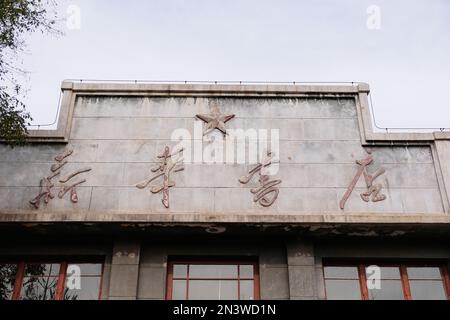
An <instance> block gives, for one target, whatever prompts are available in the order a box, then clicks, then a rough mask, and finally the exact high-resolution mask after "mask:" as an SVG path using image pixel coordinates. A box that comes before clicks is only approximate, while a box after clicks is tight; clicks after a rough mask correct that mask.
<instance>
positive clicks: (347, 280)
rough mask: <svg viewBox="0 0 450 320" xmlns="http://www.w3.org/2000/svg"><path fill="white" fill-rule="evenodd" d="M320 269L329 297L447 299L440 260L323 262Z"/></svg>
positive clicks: (448, 288) (448, 290)
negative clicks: (322, 267)
mask: <svg viewBox="0 0 450 320" xmlns="http://www.w3.org/2000/svg"><path fill="white" fill-rule="evenodd" d="M323 272H324V279H325V289H326V295H327V299H330V300H411V299H413V300H446V299H450V285H449V278H448V269H447V267H446V266H445V265H444V264H423V263H422V264H411V263H406V264H404V263H400V264H396V263H373V264H368V263H325V264H324V269H323Z"/></svg>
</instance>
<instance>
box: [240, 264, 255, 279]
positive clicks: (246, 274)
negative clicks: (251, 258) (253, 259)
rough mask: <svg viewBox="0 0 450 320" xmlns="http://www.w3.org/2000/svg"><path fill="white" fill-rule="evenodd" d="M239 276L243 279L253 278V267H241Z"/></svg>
mask: <svg viewBox="0 0 450 320" xmlns="http://www.w3.org/2000/svg"><path fill="white" fill-rule="evenodd" d="M239 276H240V277H241V278H253V265H251V264H250V265H240V266H239Z"/></svg>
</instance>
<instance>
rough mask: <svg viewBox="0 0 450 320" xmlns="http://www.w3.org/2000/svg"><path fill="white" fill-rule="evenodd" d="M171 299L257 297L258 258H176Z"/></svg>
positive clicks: (169, 284)
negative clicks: (256, 259) (232, 259)
mask: <svg viewBox="0 0 450 320" xmlns="http://www.w3.org/2000/svg"><path fill="white" fill-rule="evenodd" d="M167 299H174V300H206V299H207V300H257V299H259V272H258V265H257V263H256V261H255V260H242V261H231V260H217V261H216V260H214V261H212V260H172V261H170V262H169V264H168V272H167Z"/></svg>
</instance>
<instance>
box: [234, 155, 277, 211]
mask: <svg viewBox="0 0 450 320" xmlns="http://www.w3.org/2000/svg"><path fill="white" fill-rule="evenodd" d="M273 163H274V161H273V154H272V153H271V152H267V155H265V156H264V158H263V160H262V161H261V163H259V164H258V165H256V166H255V167H254V168H253V169H251V170H250V171H249V172H248V174H247V175H245V176H242V177H241V178H240V179H239V182H240V183H242V184H247V183H248V182H249V181H250V180H251V179H252V178H253V176H254V175H255V174H256V173H258V175H259V179H258V181H259V184H260V185H259V187H257V188H252V189H250V192H251V193H253V194H255V195H254V197H253V201H254V202H258V203H259V204H260V205H262V206H263V207H270V206H271V205H272V204H273V203H274V202H275V200H276V199H277V197H278V193H279V189H278V187H277V185H279V184H280V183H281V182H282V181H281V180H270V175H269V174H268V167H269V166H270V165H271V164H273Z"/></svg>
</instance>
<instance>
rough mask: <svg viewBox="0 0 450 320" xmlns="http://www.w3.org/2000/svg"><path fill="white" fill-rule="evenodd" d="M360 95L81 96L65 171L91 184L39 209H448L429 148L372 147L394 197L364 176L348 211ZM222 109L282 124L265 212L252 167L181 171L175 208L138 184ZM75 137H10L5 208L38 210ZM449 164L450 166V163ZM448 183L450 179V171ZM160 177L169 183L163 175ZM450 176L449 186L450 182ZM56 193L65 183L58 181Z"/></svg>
mask: <svg viewBox="0 0 450 320" xmlns="http://www.w3.org/2000/svg"><path fill="white" fill-rule="evenodd" d="M357 104H358V100H357V99H353V98H340V99H338V98H308V97H303V98H274V97H266V98H264V97H263V98H241V97H139V96H137V97H131V96H128V97H127V96H122V97H113V96H89V95H86V96H83V95H81V94H80V95H79V96H78V97H77V98H76V100H74V107H73V117H72V118H71V132H70V136H69V141H68V143H69V147H70V148H73V149H74V152H73V154H72V155H71V156H70V157H68V158H67V159H68V161H69V162H68V164H67V165H65V166H64V167H63V173H62V175H61V176H64V175H67V174H69V173H71V172H74V171H75V170H78V169H82V168H86V167H89V168H92V171H91V172H88V173H86V174H83V178H86V180H87V181H86V183H84V184H82V185H81V186H79V187H78V188H77V191H78V197H79V201H78V203H72V202H71V201H70V195H69V194H66V195H65V197H64V198H63V199H58V197H55V198H54V199H52V200H50V202H49V203H48V204H47V205H41V208H40V209H39V210H42V211H43V212H51V211H53V210H86V211H89V212H92V213H93V214H94V213H95V212H96V211H103V212H105V211H109V212H114V211H120V212H127V211H133V212H145V213H174V214H176V213H190V212H195V213H204V214H206V213H208V214H231V213H232V214H246V213H248V214H255V213H266V214H267V213H288V214H291V213H292V214H295V213H297V214H300V213H302V214H310V213H336V214H339V213H352V212H358V213H365V212H367V213H390V214H406V213H407V214H427V213H437V214H439V213H444V212H445V209H446V206H448V202H447V200H446V199H443V195H446V191H445V190H442V188H443V186H442V183H441V184H440V183H439V177H440V175H441V173H440V172H437V171H436V164H435V162H434V159H433V154H432V149H431V147H430V146H428V145H424V146H395V145H394V146H375V147H371V148H370V150H371V151H372V155H373V157H374V162H373V164H372V165H370V166H369V167H368V171H369V173H373V172H374V171H375V170H377V169H378V168H384V169H385V170H386V173H385V174H383V175H381V176H380V177H379V178H378V179H377V180H376V181H377V183H381V185H382V186H383V189H382V191H381V192H382V193H383V194H385V195H386V200H384V201H379V202H372V201H369V202H364V201H362V200H361V198H360V195H359V194H360V193H361V192H363V191H365V184H364V179H363V177H362V176H361V177H360V179H359V181H358V183H357V185H356V188H355V190H354V191H353V192H352V194H351V196H350V198H349V199H348V201H347V203H346V205H345V209H344V210H341V209H340V208H339V201H340V199H341V198H342V196H343V194H344V193H345V191H346V189H347V187H348V185H349V184H350V182H351V180H352V179H353V177H354V175H355V173H356V170H357V168H358V166H357V165H356V164H355V161H356V160H358V159H363V158H365V157H366V156H367V153H366V151H365V149H364V148H363V147H362V144H361V128H360V124H359V123H360V119H359V118H358V106H357ZM213 105H218V106H219V108H220V110H221V112H222V113H225V114H226V113H233V114H235V115H236V116H235V118H234V119H232V120H230V121H229V122H227V128H230V129H235V128H241V129H245V130H246V129H249V128H253V129H279V130H280V131H279V133H280V149H279V151H280V168H279V172H278V174H277V175H276V176H275V177H276V178H277V179H281V180H282V183H281V185H280V193H279V197H278V199H277V200H276V201H275V203H274V204H273V205H272V206H271V207H268V208H264V207H262V206H261V205H259V204H258V203H254V202H253V201H252V197H253V195H252V194H251V193H250V188H251V187H255V186H257V185H258V183H257V181H256V180H257V178H256V177H255V178H254V180H255V181H253V182H252V183H249V184H247V185H242V184H241V183H239V181H238V179H239V177H241V176H242V175H244V174H246V173H247V171H248V170H249V168H251V167H252V165H249V164H201V163H195V164H186V165H185V170H184V171H182V172H179V173H175V174H173V179H174V181H175V183H176V186H175V187H173V188H171V189H170V209H166V208H165V207H164V206H163V205H162V204H161V198H162V195H161V194H151V193H150V191H149V189H148V188H147V189H145V190H141V189H138V188H136V184H137V183H139V182H141V181H142V180H144V179H146V178H147V177H148V176H149V175H150V168H151V167H152V166H154V165H155V161H156V156H157V155H159V154H160V153H161V152H162V150H163V148H164V146H165V145H170V146H173V145H175V142H172V141H171V140H170V139H171V134H172V132H173V131H174V130H176V129H179V128H185V129H187V130H188V131H189V132H191V134H192V136H194V132H193V130H194V122H195V121H199V120H196V119H195V115H196V114H199V113H209V112H210V110H211V107H212V106H213ZM66 148H68V146H66V145H64V144H45V143H43V144H42V143H41V144H30V145H26V146H24V147H16V148H14V149H10V148H8V147H6V146H4V145H0V178H1V179H0V210H1V209H24V210H28V209H29V210H35V209H33V208H32V207H31V206H30V204H29V200H31V199H32V198H33V197H34V196H36V195H37V193H38V190H39V187H38V186H39V181H40V179H41V178H42V177H44V176H47V175H48V174H49V173H50V167H51V165H52V164H54V163H55V161H54V157H55V156H56V155H57V154H59V153H61V152H63V150H65V149H66ZM446 166H448V162H445V163H444V164H442V163H441V167H446ZM441 179H442V178H441ZM154 183H157V181H155V182H154ZM447 184H448V182H447ZM54 190H55V191H56V193H57V191H58V190H59V188H58V183H57V184H56V186H55V188H54Z"/></svg>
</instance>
